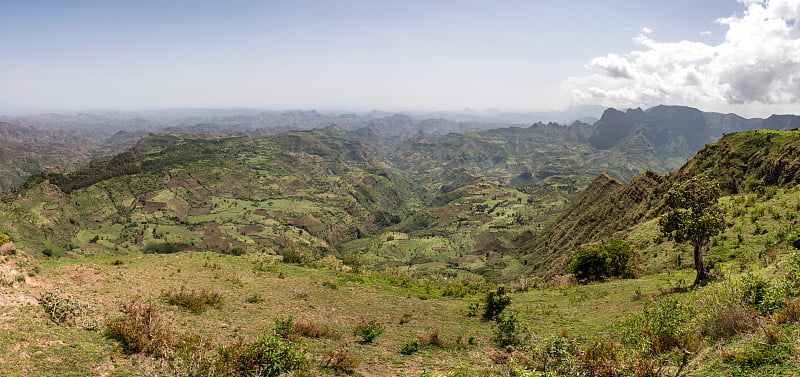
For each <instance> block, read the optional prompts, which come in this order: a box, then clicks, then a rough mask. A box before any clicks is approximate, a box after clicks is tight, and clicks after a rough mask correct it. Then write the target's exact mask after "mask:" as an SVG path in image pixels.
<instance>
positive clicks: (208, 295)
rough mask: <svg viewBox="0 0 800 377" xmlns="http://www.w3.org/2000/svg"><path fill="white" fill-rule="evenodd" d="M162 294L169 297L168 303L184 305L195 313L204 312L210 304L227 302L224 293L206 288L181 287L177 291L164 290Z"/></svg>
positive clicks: (215, 304)
mask: <svg viewBox="0 0 800 377" xmlns="http://www.w3.org/2000/svg"><path fill="white" fill-rule="evenodd" d="M162 296H164V297H165V298H166V299H167V302H168V303H170V304H172V305H177V306H182V307H184V308H186V309H189V310H191V311H192V313H195V314H198V313H202V312H203V311H205V310H206V309H207V308H208V307H209V306H213V307H220V306H222V304H223V303H224V302H225V300H224V299H223V297H222V294H220V293H219V292H212V291H209V290H208V289H206V288H200V289H198V290H194V289H186V287H181V289H180V290H178V291H177V292H174V291H173V292H170V291H165V292H162Z"/></svg>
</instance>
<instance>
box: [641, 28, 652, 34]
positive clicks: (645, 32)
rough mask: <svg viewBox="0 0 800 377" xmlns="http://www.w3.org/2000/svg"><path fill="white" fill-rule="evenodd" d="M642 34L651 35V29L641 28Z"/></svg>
mask: <svg viewBox="0 0 800 377" xmlns="http://www.w3.org/2000/svg"><path fill="white" fill-rule="evenodd" d="M642 34H653V29H651V28H649V27H643V28H642Z"/></svg>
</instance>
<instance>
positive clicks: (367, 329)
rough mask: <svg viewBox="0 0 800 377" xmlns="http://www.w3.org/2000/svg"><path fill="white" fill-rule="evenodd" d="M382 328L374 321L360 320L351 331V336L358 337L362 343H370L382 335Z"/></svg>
mask: <svg viewBox="0 0 800 377" xmlns="http://www.w3.org/2000/svg"><path fill="white" fill-rule="evenodd" d="M384 330H385V328H384V326H383V325H382V324H381V323H380V322H378V320H376V319H370V320H366V319H364V320H361V322H360V323H358V324H357V325H356V327H355V328H354V329H353V335H356V336H360V337H361V338H362V339H363V340H364V343H372V341H373V340H374V339H375V338H377V337H378V335H381V334H383V331H384Z"/></svg>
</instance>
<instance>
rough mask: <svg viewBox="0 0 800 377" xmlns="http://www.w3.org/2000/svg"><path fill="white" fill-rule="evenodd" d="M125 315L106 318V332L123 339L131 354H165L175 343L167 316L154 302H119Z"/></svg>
mask: <svg viewBox="0 0 800 377" xmlns="http://www.w3.org/2000/svg"><path fill="white" fill-rule="evenodd" d="M119 311H120V312H122V314H123V315H122V316H120V317H114V318H109V319H107V320H106V333H107V334H108V335H109V336H110V337H112V338H114V339H117V340H119V341H120V342H122V346H123V348H124V349H125V350H126V351H127V352H130V353H137V352H145V353H148V354H154V355H163V353H164V351H165V349H166V348H167V347H169V346H170V345H172V344H173V343H174V340H173V336H172V333H171V332H170V331H169V329H168V328H167V325H166V322H165V320H164V317H163V316H161V314H159V313H158V309H157V308H156V306H154V305H153V304H149V303H141V302H138V301H128V302H124V303H122V304H120V306H119Z"/></svg>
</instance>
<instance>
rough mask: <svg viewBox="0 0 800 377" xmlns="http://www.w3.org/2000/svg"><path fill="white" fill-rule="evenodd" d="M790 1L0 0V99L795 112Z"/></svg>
mask: <svg viewBox="0 0 800 377" xmlns="http://www.w3.org/2000/svg"><path fill="white" fill-rule="evenodd" d="M798 17H800V0H769V1H755V0H740V1H736V0H668V1H661V0H607V1H596V0H559V1H556V0H528V1H521V0H514V1H503V0H494V1H473V0H454V1H445V0H424V1H422V0H406V1H394V0H336V1H334V0H330V1H329V0H297V1H269V0H268V1H245V0H229V1H216V0H215V1H206V0H192V1H185V0H175V1H168V0H158V1H151V0H136V1H123V0H116V1H113V0H112V1H109V0H102V1H97V0H85V1H82V0H29V1H18V0H15V1H6V0H0V51H2V54H1V55H0V105H2V106H3V108H10V109H14V108H18V109H20V110H25V109H47V110H92V109H117V110H135V109H156V108H172V107H213V108H225V107H251V108H264V109H287V108H292V109H298V108H302V109H311V108H314V109H319V110H353V111H368V110H372V109H380V110H461V109H466V108H469V109H474V110H481V109H501V110H511V111H544V110H556V109H563V108H566V107H567V106H569V105H580V104H597V105H604V106H613V107H644V108H646V107H650V106H654V105H658V104H668V105H688V106H694V107H698V108H701V109H703V110H709V111H722V112H736V113H739V114H742V115H747V116H765V115H768V114H770V113H797V112H798V109H797V106H796V104H797V103H798V102H799V101H798V100H799V99H800V69H798V68H800V24H795V20H796V19H797V18H798Z"/></svg>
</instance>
